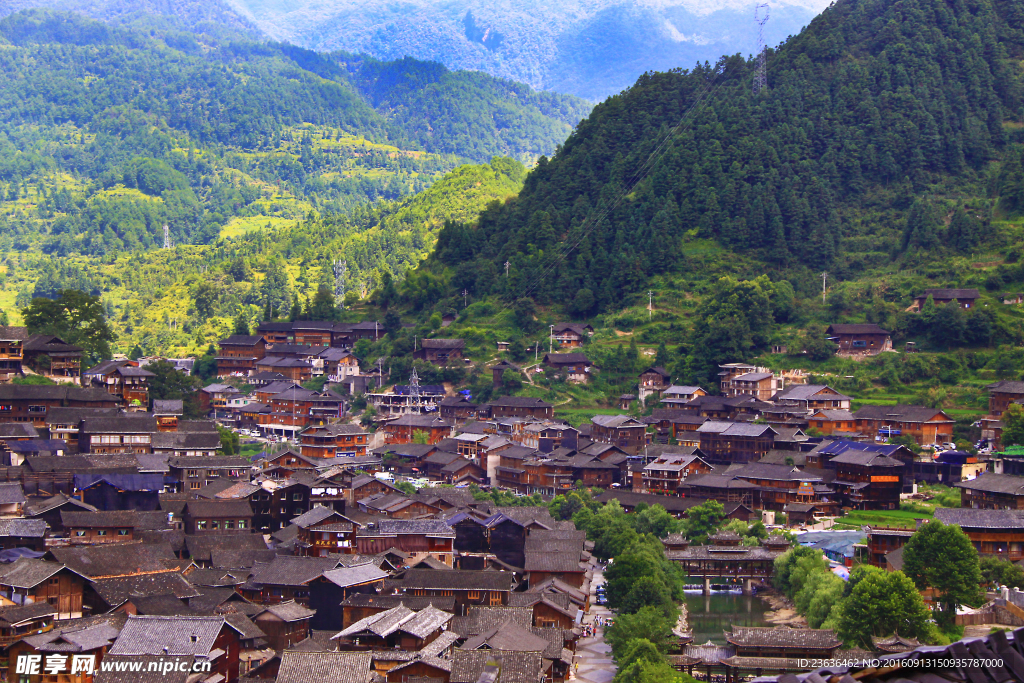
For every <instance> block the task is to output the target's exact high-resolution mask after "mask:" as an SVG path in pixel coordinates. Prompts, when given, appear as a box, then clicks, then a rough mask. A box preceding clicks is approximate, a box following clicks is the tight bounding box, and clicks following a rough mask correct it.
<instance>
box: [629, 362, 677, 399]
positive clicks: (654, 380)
mask: <svg viewBox="0 0 1024 683" xmlns="http://www.w3.org/2000/svg"><path fill="white" fill-rule="evenodd" d="M637 386H638V387H639V391H640V394H639V397H640V402H641V403H645V402H646V401H647V397H648V396H657V395H660V394H661V392H663V391H665V390H666V389H668V388H669V387H670V386H672V375H670V374H669V372H668V370H666V369H665V368H663V367H659V366H653V367H649V368H647V369H646V370H644V371H643V372H641V373H640V379H639V381H638V383H637Z"/></svg>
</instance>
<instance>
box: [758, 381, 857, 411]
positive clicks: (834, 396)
mask: <svg viewBox="0 0 1024 683" xmlns="http://www.w3.org/2000/svg"><path fill="white" fill-rule="evenodd" d="M851 400H852V399H851V398H850V397H849V396H844V395H843V394H840V393H839V392H838V391H836V390H835V389H833V388H832V387H830V386H827V385H824V384H791V385H789V386H788V387H786V388H785V389H783V390H782V391H780V392H779V393H777V394H775V396H774V397H772V402H773V403H775V405H777V406H786V407H791V408H797V409H799V410H801V411H803V412H805V413H812V412H814V411H816V410H849V409H850V402H851Z"/></svg>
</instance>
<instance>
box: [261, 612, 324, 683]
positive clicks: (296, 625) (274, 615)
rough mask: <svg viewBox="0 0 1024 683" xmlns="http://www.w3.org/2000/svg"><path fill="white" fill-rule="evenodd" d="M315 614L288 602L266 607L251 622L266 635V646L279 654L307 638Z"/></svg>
mask: <svg viewBox="0 0 1024 683" xmlns="http://www.w3.org/2000/svg"><path fill="white" fill-rule="evenodd" d="M321 609H323V608H322V607H321ZM315 614H316V610H315V609H310V608H308V607H305V606H303V605H300V604H299V603H297V602H295V601H293V600H289V601H288V602H281V603H278V604H276V605H271V606H270V607H267V608H266V609H264V610H263V611H262V612H259V613H257V614H256V615H255V616H254V617H253V618H252V621H253V623H254V624H256V626H257V628H259V630H261V631H263V633H265V634H266V640H267V644H268V645H270V647H272V648H274V650H276V651H277V652H281V651H283V650H285V649H288V648H290V647H292V646H293V645H295V644H296V643H298V642H301V641H303V640H305V639H306V638H308V637H309V622H310V620H311V619H312V618H313V616H314V615H315ZM310 683H313V682H312V681H311V682H310Z"/></svg>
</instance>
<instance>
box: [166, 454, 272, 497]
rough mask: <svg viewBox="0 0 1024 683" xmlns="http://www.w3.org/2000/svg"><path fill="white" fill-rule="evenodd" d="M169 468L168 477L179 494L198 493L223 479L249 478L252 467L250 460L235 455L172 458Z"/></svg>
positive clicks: (169, 461)
mask: <svg viewBox="0 0 1024 683" xmlns="http://www.w3.org/2000/svg"><path fill="white" fill-rule="evenodd" d="M167 466H168V469H169V472H168V474H167V477H168V478H169V479H171V480H173V481H174V482H175V483H174V487H175V488H176V489H177V490H178V491H179V492H187V491H196V490H198V489H201V488H202V487H203V486H206V485H207V484H209V483H211V482H213V481H219V480H221V479H232V480H238V479H241V478H243V477H247V476H248V474H249V470H250V468H251V467H252V465H251V464H250V463H249V461H248V460H245V459H244V458H239V457H237V456H233V455H218V456H213V457H209V456H185V457H172V458H168V460H167Z"/></svg>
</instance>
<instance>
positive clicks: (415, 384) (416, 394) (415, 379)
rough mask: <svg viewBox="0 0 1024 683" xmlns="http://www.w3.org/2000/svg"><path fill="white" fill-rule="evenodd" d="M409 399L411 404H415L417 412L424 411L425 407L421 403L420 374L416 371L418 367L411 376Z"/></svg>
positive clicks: (414, 407)
mask: <svg viewBox="0 0 1024 683" xmlns="http://www.w3.org/2000/svg"><path fill="white" fill-rule="evenodd" d="M409 399H410V404H411V405H412V406H413V410H414V411H415V412H417V413H422V412H423V407H422V406H421V405H420V401H421V400H422V399H421V398H420V376H419V375H418V374H417V373H416V368H413V369H412V376H411V377H409Z"/></svg>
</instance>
